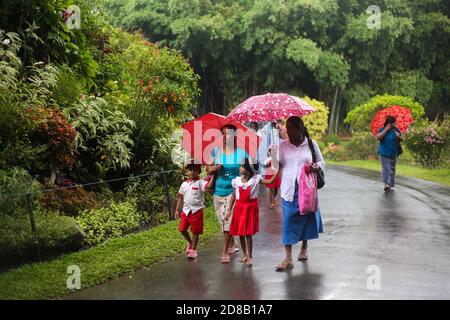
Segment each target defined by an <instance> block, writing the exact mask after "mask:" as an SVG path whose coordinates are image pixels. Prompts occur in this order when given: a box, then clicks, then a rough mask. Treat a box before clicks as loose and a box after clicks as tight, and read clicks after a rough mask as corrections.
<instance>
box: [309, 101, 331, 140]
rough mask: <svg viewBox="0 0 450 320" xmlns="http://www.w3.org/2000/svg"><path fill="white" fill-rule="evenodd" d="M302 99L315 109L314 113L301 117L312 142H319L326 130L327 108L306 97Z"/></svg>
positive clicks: (320, 102) (319, 102)
mask: <svg viewBox="0 0 450 320" xmlns="http://www.w3.org/2000/svg"><path fill="white" fill-rule="evenodd" d="M303 99H304V100H305V101H306V102H307V103H308V104H310V105H312V106H313V107H314V108H315V109H316V111H315V112H312V113H310V114H308V115H307V116H305V117H303V120H304V122H305V125H306V127H307V128H308V133H309V135H310V136H311V138H313V139H314V140H320V139H322V137H323V135H324V134H325V131H326V130H327V128H328V113H329V111H328V108H327V107H326V106H325V103H323V102H322V101H318V100H316V99H311V98H309V97H308V96H305V97H303Z"/></svg>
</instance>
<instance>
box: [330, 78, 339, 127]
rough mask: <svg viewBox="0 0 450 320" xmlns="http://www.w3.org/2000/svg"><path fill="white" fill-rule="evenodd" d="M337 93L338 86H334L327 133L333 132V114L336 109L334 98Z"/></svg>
mask: <svg viewBox="0 0 450 320" xmlns="http://www.w3.org/2000/svg"><path fill="white" fill-rule="evenodd" d="M338 93H339V86H336V90H335V91H334V98H333V105H332V106H331V112H330V121H329V123H328V133H329V134H333V133H334V128H333V125H334V114H335V111H336V100H337V96H338Z"/></svg>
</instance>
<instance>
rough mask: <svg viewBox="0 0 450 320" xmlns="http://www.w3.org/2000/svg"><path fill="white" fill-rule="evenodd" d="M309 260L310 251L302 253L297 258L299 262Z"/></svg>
mask: <svg viewBox="0 0 450 320" xmlns="http://www.w3.org/2000/svg"><path fill="white" fill-rule="evenodd" d="M306 260H308V251H303V250H301V251H300V254H299V255H298V257H297V261H306Z"/></svg>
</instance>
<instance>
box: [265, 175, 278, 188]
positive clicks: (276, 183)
mask: <svg viewBox="0 0 450 320" xmlns="http://www.w3.org/2000/svg"><path fill="white" fill-rule="evenodd" d="M272 177H273V174H266V175H265V176H264V179H267V180H268V179H271V178H272ZM280 186H281V177H280V176H278V177H277V178H276V179H275V181H274V182H273V183H271V184H267V185H266V188H269V189H275V188H279V187H280Z"/></svg>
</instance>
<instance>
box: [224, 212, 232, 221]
mask: <svg viewBox="0 0 450 320" xmlns="http://www.w3.org/2000/svg"><path fill="white" fill-rule="evenodd" d="M230 217H231V210H228V211H227V214H226V215H225V221H228V220H230Z"/></svg>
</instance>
